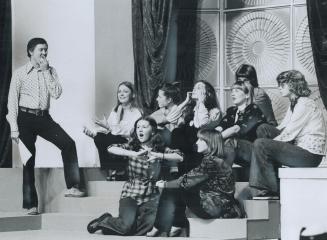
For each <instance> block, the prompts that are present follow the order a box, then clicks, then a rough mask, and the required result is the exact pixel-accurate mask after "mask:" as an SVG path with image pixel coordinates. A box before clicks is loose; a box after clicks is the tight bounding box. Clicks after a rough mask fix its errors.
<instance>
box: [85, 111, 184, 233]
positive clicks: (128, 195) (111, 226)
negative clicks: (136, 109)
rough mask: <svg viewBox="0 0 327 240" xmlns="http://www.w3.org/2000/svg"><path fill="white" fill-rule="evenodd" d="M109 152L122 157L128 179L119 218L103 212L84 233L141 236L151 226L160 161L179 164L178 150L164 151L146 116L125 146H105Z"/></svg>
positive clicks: (124, 188) (180, 157)
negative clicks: (100, 231)
mask: <svg viewBox="0 0 327 240" xmlns="http://www.w3.org/2000/svg"><path fill="white" fill-rule="evenodd" d="M108 151H109V152H110V153H113V154H116V155H120V156H126V157H128V158H129V161H128V180H127V182H126V183H125V184H124V186H123V190H122V193H121V197H120V201H119V216H118V217H112V216H111V214H109V213H105V214H103V215H102V216H100V217H99V218H96V219H94V220H93V221H91V222H90V223H89V224H88V226H87V230H88V231H89V232H90V233H94V232H96V231H98V230H102V232H103V233H104V234H110V235H136V236H139V235H144V234H146V233H147V232H148V231H149V230H150V229H151V228H152V226H153V223H154V220H155V216H156V212H157V207H158V199H159V191H158V189H157V188H156V186H155V183H156V181H158V179H159V174H160V168H161V162H162V161H163V160H166V161H182V160H183V156H182V154H181V153H180V152H179V151H178V150H171V149H169V148H166V147H165V146H164V144H163V141H162V139H161V137H160V135H159V134H157V123H156V122H155V120H153V119H152V118H150V117H143V118H140V119H139V120H137V121H136V122H135V130H134V133H133V138H132V140H131V141H130V142H129V143H126V144H117V145H112V146H109V147H108Z"/></svg>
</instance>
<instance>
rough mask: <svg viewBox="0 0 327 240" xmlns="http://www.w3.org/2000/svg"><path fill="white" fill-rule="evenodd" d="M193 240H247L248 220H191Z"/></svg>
mask: <svg viewBox="0 0 327 240" xmlns="http://www.w3.org/2000/svg"><path fill="white" fill-rule="evenodd" d="M189 222H190V237H191V238H212V239H216V240H218V239H219V240H223V239H247V219H211V220H204V219H201V218H189Z"/></svg>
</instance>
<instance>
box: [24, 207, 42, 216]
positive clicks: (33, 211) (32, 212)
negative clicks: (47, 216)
mask: <svg viewBox="0 0 327 240" xmlns="http://www.w3.org/2000/svg"><path fill="white" fill-rule="evenodd" d="M26 213H27V215H39V214H40V213H39V211H38V210H37V207H32V208H29V209H26Z"/></svg>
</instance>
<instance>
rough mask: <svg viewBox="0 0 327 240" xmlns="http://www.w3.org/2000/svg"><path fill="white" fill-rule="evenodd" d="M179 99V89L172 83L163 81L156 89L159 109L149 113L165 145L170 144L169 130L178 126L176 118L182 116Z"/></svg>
mask: <svg viewBox="0 0 327 240" xmlns="http://www.w3.org/2000/svg"><path fill="white" fill-rule="evenodd" d="M179 101H180V93H179V89H178V88H177V87H176V86H175V85H174V84H171V83H165V84H163V85H162V86H161V87H160V88H159V91H158V97H157V103H158V106H159V109H158V110H157V111H155V112H153V113H152V114H151V115H150V116H151V117H152V118H153V119H154V120H156V122H157V124H158V128H159V129H160V133H161V134H162V136H163V139H164V141H165V143H166V145H167V146H169V145H170V144H171V132H172V131H173V130H174V129H175V128H176V127H177V126H178V123H179V122H178V120H179V119H180V117H181V116H182V109H181V107H178V104H179Z"/></svg>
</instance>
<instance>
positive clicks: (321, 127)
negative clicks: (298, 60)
mask: <svg viewBox="0 0 327 240" xmlns="http://www.w3.org/2000/svg"><path fill="white" fill-rule="evenodd" d="M277 82H278V87H279V91H280V93H281V95H282V96H283V97H287V98H288V99H289V100H290V103H291V104H290V107H289V109H288V111H287V113H286V116H285V118H284V119H283V121H282V123H281V124H280V125H279V126H278V127H277V128H276V127H273V126H271V125H268V124H264V125H262V126H260V127H259V128H258V130H257V132H258V137H264V138H258V139H257V140H256V141H255V142H254V146H253V153H252V159H251V168H250V180H249V184H250V186H251V187H252V188H253V189H255V190H258V191H254V194H255V195H256V197H257V198H260V197H262V198H269V197H271V196H276V195H278V192H279V186H278V179H277V169H278V167H280V166H281V165H285V166H289V167H317V166H318V165H319V164H320V162H321V160H322V158H323V156H324V154H325V152H324V150H325V144H326V135H325V123H324V119H323V115H322V112H321V110H320V109H319V108H318V106H317V105H316V103H315V102H314V100H312V99H310V98H308V96H309V95H310V94H311V91H310V89H309V88H308V84H307V82H306V81H305V78H304V76H303V74H302V73H300V72H299V71H296V70H290V71H285V72H282V73H280V74H279V75H278V76H277Z"/></svg>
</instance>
